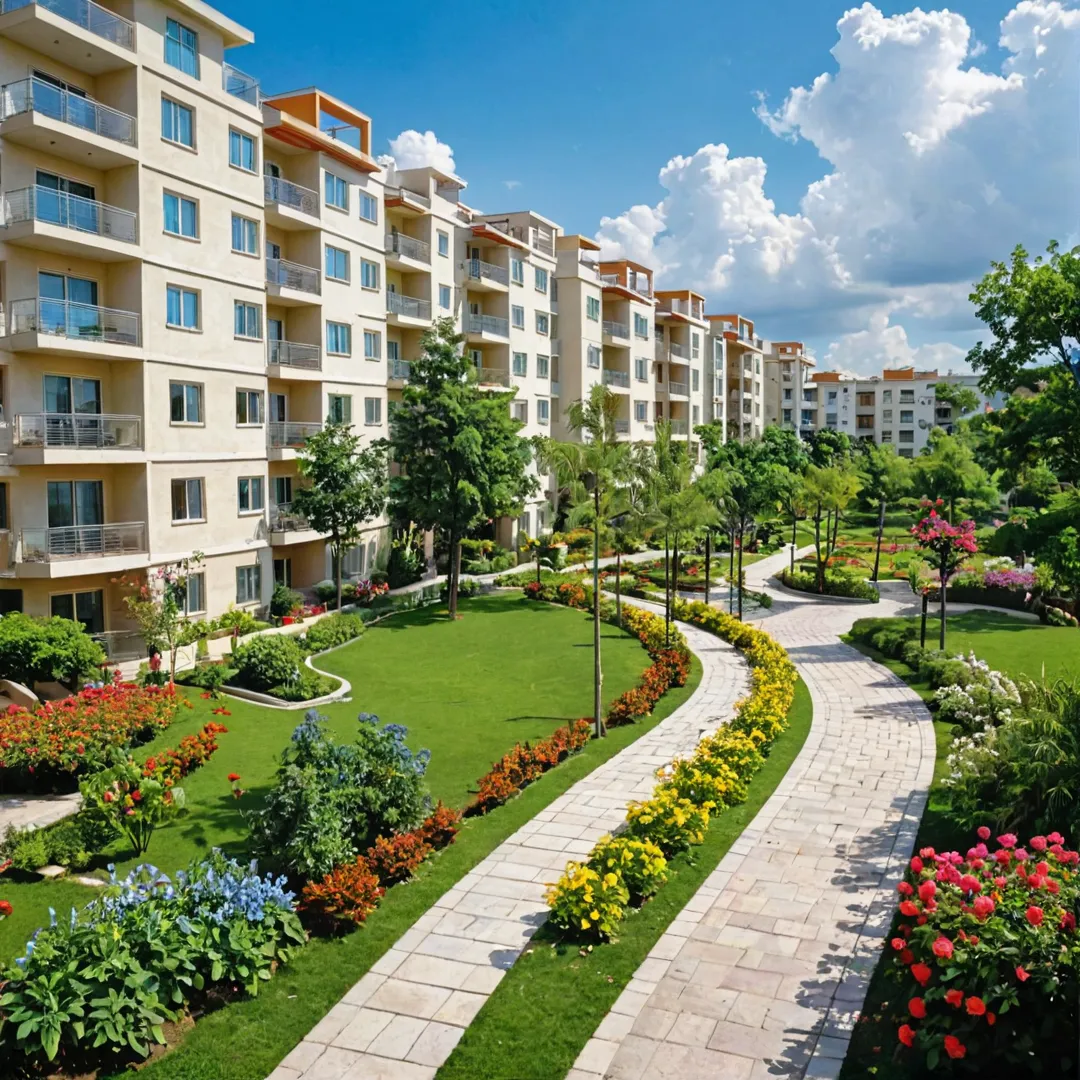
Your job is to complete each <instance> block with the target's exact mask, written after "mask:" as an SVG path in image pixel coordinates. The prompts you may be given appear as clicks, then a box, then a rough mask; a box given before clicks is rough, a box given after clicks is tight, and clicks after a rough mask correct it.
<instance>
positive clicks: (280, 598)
mask: <svg viewBox="0 0 1080 1080" xmlns="http://www.w3.org/2000/svg"><path fill="white" fill-rule="evenodd" d="M303 602H304V598H303V596H301V595H300V593H298V592H297V591H296V590H295V589H290V588H289V586H288V585H283V584H282V583H281V582H280V581H279V582H278V583H277V584H276V585H275V586H274V592H273V595H272V596H271V597H270V614H271V615H273V616H274V617H275V618H277V619H280V618H281V617H282V616H284V615H291V614H292V613H293V611H295V610H296V608H298V607H299V606H300V605H301V604H303Z"/></svg>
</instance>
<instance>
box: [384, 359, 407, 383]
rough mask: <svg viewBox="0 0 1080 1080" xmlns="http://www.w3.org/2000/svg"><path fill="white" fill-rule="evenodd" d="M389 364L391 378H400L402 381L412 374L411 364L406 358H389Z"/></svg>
mask: <svg viewBox="0 0 1080 1080" xmlns="http://www.w3.org/2000/svg"><path fill="white" fill-rule="evenodd" d="M389 364H390V371H389V374H390V378H391V379H401V380H402V381H403V382H408V381H409V376H410V375H411V374H412V364H410V363H409V361H408V360H391V361H390V362H389Z"/></svg>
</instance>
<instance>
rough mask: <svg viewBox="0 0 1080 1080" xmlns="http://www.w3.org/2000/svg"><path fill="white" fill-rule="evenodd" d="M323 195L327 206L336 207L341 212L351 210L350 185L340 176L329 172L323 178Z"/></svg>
mask: <svg viewBox="0 0 1080 1080" xmlns="http://www.w3.org/2000/svg"><path fill="white" fill-rule="evenodd" d="M323 195H324V196H325V197H326V205H327V206H336V207H337V208H338V209H339V210H348V209H349V184H348V181H346V180H342V179H341V177H340V176H335V175H334V174H333V173H332V172H328V173H327V174H326V175H325V177H324V178H323Z"/></svg>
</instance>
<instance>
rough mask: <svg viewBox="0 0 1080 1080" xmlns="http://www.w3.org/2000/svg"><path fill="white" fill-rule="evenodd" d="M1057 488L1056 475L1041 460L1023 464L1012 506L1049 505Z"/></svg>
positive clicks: (1038, 506) (1041, 506)
mask: <svg viewBox="0 0 1080 1080" xmlns="http://www.w3.org/2000/svg"><path fill="white" fill-rule="evenodd" d="M1057 489H1058V479H1057V477H1056V476H1055V475H1054V474H1053V472H1052V471H1051V470H1050V469H1049V468H1047V466H1046V465H1045V464H1044V463H1043V462H1041V461H1036V462H1035V463H1033V464H1031V465H1025V466H1024V467H1023V469H1022V470H1021V471H1020V475H1019V476H1018V477H1017V480H1016V487H1015V489H1014V491H1013V499H1012V502H1013V505H1014V506H1031V507H1036V508H1039V509H1042V508H1043V507H1045V506H1047V505H1049V503H1050V500H1051V498H1053V496H1054V493H1055V492H1056V491H1057Z"/></svg>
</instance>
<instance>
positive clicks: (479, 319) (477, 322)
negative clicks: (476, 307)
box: [466, 315, 510, 337]
mask: <svg viewBox="0 0 1080 1080" xmlns="http://www.w3.org/2000/svg"><path fill="white" fill-rule="evenodd" d="M466 330H467V332H468V333H470V334H494V335H495V336H496V337H509V336H510V322H509V320H508V319H500V318H499V316H498V315H470V316H469V321H468V324H467V326H466Z"/></svg>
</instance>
